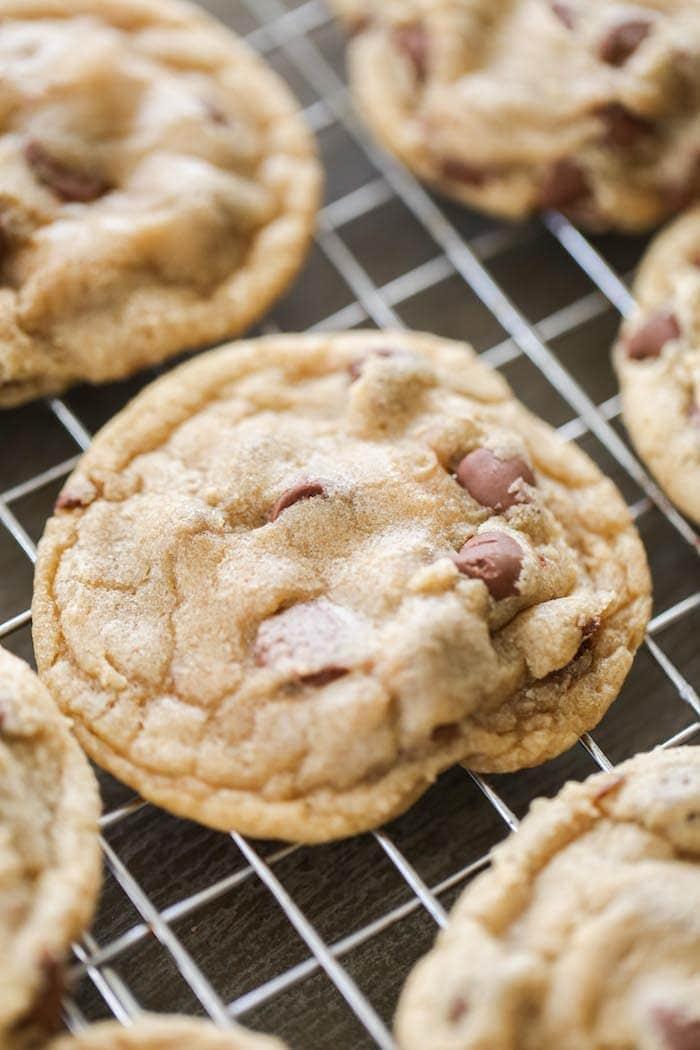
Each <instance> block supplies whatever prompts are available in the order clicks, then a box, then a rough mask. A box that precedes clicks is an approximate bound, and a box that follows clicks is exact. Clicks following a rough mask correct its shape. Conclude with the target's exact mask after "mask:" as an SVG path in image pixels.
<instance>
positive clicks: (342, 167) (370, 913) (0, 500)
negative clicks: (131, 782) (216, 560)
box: [0, 0, 700, 1050]
mask: <svg viewBox="0 0 700 1050" xmlns="http://www.w3.org/2000/svg"><path fill="white" fill-rule="evenodd" d="M204 6H206V7H207V8H208V9H209V10H211V11H212V13H214V14H215V15H217V16H218V17H219V18H221V19H222V20H223V21H224V22H226V23H228V24H229V25H231V26H232V27H233V28H234V29H235V30H237V31H238V32H239V33H241V34H243V35H244V36H246V37H247V39H248V40H249V42H250V43H251V44H252V45H253V46H254V47H255V48H256V49H257V50H258V51H259V52H261V53H262V54H264V55H265V57H266V59H267V60H268V61H269V62H270V63H271V64H272V65H273V66H274V67H275V68H276V69H277V70H278V71H279V72H280V73H281V75H282V76H283V77H285V79H286V80H287V81H288V82H289V83H290V85H291V87H292V89H293V90H294V91H295V93H296V94H297V96H298V98H299V99H300V102H301V104H302V106H303V107H304V108H305V113H306V117H307V119H308V121H309V123H310V125H311V126H312V128H313V129H314V131H315V132H316V134H317V136H318V138H319V143H320V147H321V152H322V155H323V159H324V163H325V166H326V171H327V193H326V202H325V206H324V207H323V210H322V211H321V214H320V221H319V227H318V234H317V237H316V241H315V245H314V248H313V251H312V254H311V257H310V260H309V263H308V265H307V267H306V270H305V272H304V274H303V275H302V277H301V279H300V280H299V281H298V283H297V285H296V287H295V289H294V290H293V291H292V293H291V294H290V295H289V296H288V297H287V298H286V299H285V300H284V301H283V302H282V303H281V304H279V305H278V306H277V308H276V309H275V310H274V311H273V312H272V313H271V315H270V317H269V318H268V319H267V320H266V322H265V323H264V324H263V325H261V326H260V330H261V331H277V330H303V329H312V330H321V329H336V328H353V327H362V326H379V327H382V326H386V325H392V326H402V325H403V326H407V327H412V328H419V329H425V330H431V331H434V332H437V333H438V334H441V335H446V336H453V337H458V338H465V339H467V340H469V341H471V342H472V343H473V344H474V346H475V347H476V349H477V350H478V351H479V352H481V354H482V356H483V357H484V359H485V360H487V361H489V362H490V363H491V364H492V365H493V366H494V367H496V368H498V369H499V370H500V371H501V372H502V373H503V374H504V375H505V376H506V378H507V379H508V380H509V382H510V383H511V384H512V385H513V386H514V387H515V390H516V392H517V394H518V396H519V397H520V398H521V400H523V401H524V402H525V403H526V404H527V405H529V407H531V408H532V409H533V410H534V411H535V412H537V413H538V414H539V415H541V416H542V417H544V418H545V419H547V420H548V421H549V422H550V423H552V424H553V425H554V426H555V427H557V428H558V429H559V431H560V433H561V434H563V435H564V436H565V437H567V438H569V439H572V440H575V441H577V442H578V443H579V444H580V445H581V446H582V447H583V448H584V449H585V450H586V451H587V452H588V453H589V454H590V455H591V456H592V457H593V458H594V459H595V460H596V461H597V462H598V463H599V465H600V466H601V467H602V469H603V470H604V471H605V472H606V473H607V474H609V475H610V476H611V477H613V479H614V480H615V481H616V482H617V484H618V485H619V486H620V488H621V490H622V491H623V493H624V495H625V497H626V499H627V501H628V503H629V505H630V507H631V510H632V513H633V515H634V517H635V519H636V521H637V525H638V527H639V529H640V531H641V533H642V536H643V539H644V541H645V544H646V547H647V551H648V554H649V559H650V563H651V567H652V574H653V578H654V588H655V612H654V617H653V619H652V621H651V623H650V625H649V632H648V635H647V638H646V641H645V644H644V646H643V647H642V649H641V650H640V652H639V654H638V656H637V659H636V661H635V664H634V667H633V669H632V672H631V674H630V676H629V678H628V680H627V682H626V684H625V686H624V689H623V691H622V693H621V695H620V697H619V699H618V700H617V701H616V703H615V704H614V705H613V707H612V708H611V710H610V712H609V713H608V715H607V716H606V718H605V719H604V720H603V721H602V723H601V724H600V726H598V728H597V729H596V731H595V733H594V734H593V736H586V737H584V738H583V739H582V740H581V742H580V744H579V745H577V746H576V747H574V748H573V749H572V750H571V751H569V752H568V753H567V754H565V755H563V756H561V757H560V758H558V759H556V760H555V761H553V762H549V763H547V764H546V765H544V766H541V767H539V768H538V769H535V770H528V771H523V772H521V773H518V774H512V775H509V776H491V777H480V776H476V775H474V774H470V773H469V772H468V771H467V770H464V769H462V768H461V767H457V768H455V769H452V770H450V771H448V772H447V773H445V774H444V775H443V776H442V777H441V778H440V780H439V781H438V783H437V784H436V785H435V786H434V787H433V789H432V790H431V791H429V792H428V793H427V794H426V795H425V796H424V797H423V798H422V799H421V800H420V801H419V802H418V803H417V804H416V805H414V806H413V807H412V809H411V810H410V811H409V812H408V813H407V814H405V815H404V816H403V817H401V818H400V819H398V820H396V821H394V822H393V823H392V824H390V825H389V826H388V827H386V828H384V829H382V830H381V831H377V832H376V833H374V834H371V835H363V836H359V837H357V838H354V839H350V840H347V841H345V842H340V843H334V844H331V845H328V846H318V847H313V848H307V847H299V846H282V845H280V844H279V843H269V842H256V841H253V840H250V839H244V838H242V837H241V836H239V835H235V834H234V835H230V836H228V835H222V834H218V833H216V832H213V831H209V830H208V829H206V828H201V827H199V826H198V825H195V824H192V823H189V822H187V821H181V820H177V819H175V818H174V817H170V816H169V815H168V814H166V813H163V812H162V811H160V810H158V809H156V808H155V807H153V806H150V805H147V804H145V803H144V802H142V801H141V800H140V799H138V798H135V797H133V795H132V794H131V793H130V791H129V790H128V789H126V788H124V787H123V786H122V785H119V784H117V783H116V781H114V780H112V779H111V778H109V777H108V776H106V775H104V774H100V783H101V787H102V792H103V798H104V806H105V815H104V816H103V818H102V838H103V848H104V854H105V868H106V875H105V887H104V891H103V894H102V900H101V903H100V907H99V910H98V914H97V917H96V920H95V923H94V925H93V928H92V931H91V932H90V934H89V935H87V936H86V937H85V938H84V940H83V941H82V942H81V943H80V944H77V945H75V947H74V959H73V962H72V975H73V977H74V978H75V986H74V991H73V997H72V998H70V999H68V1000H66V1002H65V1017H66V1021H67V1023H68V1025H69V1026H70V1027H72V1028H80V1027H81V1026H83V1025H84V1024H86V1023H88V1022H89V1021H91V1020H96V1019H99V1018H103V1017H107V1016H115V1017H116V1018H118V1019H119V1020H120V1021H122V1022H123V1023H125V1024H129V1023H130V1022H131V1021H132V1020H133V1018H134V1017H135V1016H136V1015H137V1014H138V1012H139V1011H140V1010H143V1009H151V1010H159V1011H168V1010H177V1011H181V1012H187V1013H194V1014H202V1015H209V1016H210V1017H211V1018H212V1019H213V1020H214V1021H216V1022H217V1023H218V1024H220V1025H227V1024H230V1023H231V1022H232V1021H233V1020H238V1019H240V1020H241V1021H242V1022H243V1023H245V1024H247V1025H250V1026H251V1027H257V1028H260V1029H262V1030H265V1031H269V1032H272V1033H276V1034H278V1035H280V1036H282V1037H284V1038H286V1039H287V1040H288V1041H289V1042H290V1043H291V1045H292V1046H293V1047H295V1048H297V1050H326V1048H328V1047H331V1046H332V1047H334V1048H339V1050H345V1048H348V1050H349V1048H352V1050H356V1048H357V1050H364V1048H371V1047H381V1048H382V1050H389V1048H391V1047H393V1046H394V1044H393V1041H392V1037H391V1018H392V1014H393V1010H394V1007H395V1004H396V1000H397V997H398V994H399V991H400V988H401V985H402V983H403V981H404V979H405V977H406V975H407V973H408V971H409V969H410V968H411V966H412V964H413V963H414V962H415V960H416V959H417V958H418V957H419V956H420V955H422V954H423V953H424V952H425V951H426V950H427V949H428V948H429V946H430V945H431V943H432V941H433V939H434V937H435V934H436V932H437V931H438V929H439V927H440V926H442V925H443V924H444V923H445V919H446V914H447V910H448V909H449V907H450V906H451V904H452V903H453V901H454V899H455V897H456V896H457V894H458V893H459V892H460V891H461V890H462V889H463V888H464V886H466V885H467V883H468V882H469V880H470V879H471V878H472V877H473V875H474V874H476V873H477V872H478V871H480V870H482V869H483V868H485V867H486V866H487V864H488V852H489V850H490V849H491V847H492V846H494V845H495V844H496V843H497V842H498V841H499V840H501V839H502V838H503V837H504V836H505V835H506V834H507V833H508V831H509V830H511V829H512V828H514V827H516V826H517V823H518V820H519V818H520V817H521V816H522V815H523V813H524V812H525V811H526V809H527V806H528V804H529V802H530V801H531V800H532V799H533V798H534V797H536V796H537V795H540V794H553V793H554V792H556V791H557V790H558V789H559V787H560V786H561V785H562V784H563V783H564V781H565V780H567V779H569V778H571V777H575V778H577V779H581V778H583V777H585V776H587V775H588V774H589V773H591V772H593V771H594V770H596V769H597V768H603V769H607V768H609V766H610V765H611V764H612V763H615V762H618V761H621V760H623V759H624V758H627V757H629V756H631V755H632V754H634V753H636V752H637V751H641V750H648V749H650V748H652V747H655V746H664V747H666V746H669V745H671V744H675V743H683V742H692V741H693V740H695V742H700V700H699V699H698V694H697V692H696V687H697V684H698V683H699V682H700V653H699V652H698V645H697V639H698V637H699V636H700V631H699V628H700V591H699V590H698V584H699V581H700V575H699V566H698V553H699V550H700V548H699V546H698V536H697V534H696V533H695V531H694V530H693V529H692V528H691V526H690V525H689V524H688V523H687V522H686V521H685V519H684V518H682V517H681V516H680V515H679V514H678V513H677V511H676V510H675V509H674V508H673V507H672V506H671V505H670V504H669V503H668V502H667V501H666V500H665V498H664V497H663V495H662V494H661V493H660V492H659V490H658V488H657V487H656V486H655V484H654V483H653V482H652V480H651V479H650V478H649V477H648V475H647V474H646V472H645V471H644V470H643V468H642V467H641V466H640V464H639V462H638V461H637V459H636V458H635V456H634V455H633V453H632V452H631V450H630V447H629V445H628V443H627V441H626V437H625V434H624V430H623V429H622V427H621V425H620V421H619V401H618V397H617V395H616V384H615V379H614V376H613V373H612V370H611V367H610V363H609V346H610V344H611V342H612V339H613V337H614V334H615V331H616V328H617V325H618V324H619V318H620V314H625V313H626V312H627V311H628V310H629V308H630V305H631V300H630V296H629V292H628V290H627V288H628V280H629V275H630V273H631V272H632V270H633V269H634V266H635V265H636V263H637V262H638V260H639V257H640V254H641V252H642V250H643V248H644V244H645V242H644V241H643V240H642V239H640V238H618V237H599V238H596V239H594V240H587V239H585V238H584V237H583V235H582V234H581V233H580V232H579V231H578V230H576V229H575V228H574V227H573V226H571V224H570V223H568V222H567V221H566V219H564V218H562V217H561V216H560V215H557V214H553V213H550V214H546V215H544V216H543V217H542V219H538V220H537V221H533V222H531V223H527V224H524V225H520V226H505V225H502V224H499V223H497V222H495V221H493V220H490V219H485V218H483V217H480V216H478V215H476V214H474V213H471V212H469V211H468V210H466V209H461V208H457V207H454V206H452V205H450V204H447V203H445V202H444V201H441V200H438V199H437V198H434V197H433V196H431V195H430V194H429V193H428V192H427V191H425V190H424V189H423V188H422V187H421V186H419V185H418V184H417V183H416V182H415V180H414V179H413V178H412V177H411V175H410V174H408V173H407V172H405V171H403V170H402V169H399V168H397V167H396V166H395V165H394V164H393V162H391V161H390V160H389V159H388V158H387V157H386V156H384V155H383V154H382V153H381V152H380V151H379V150H378V149H377V148H376V147H375V146H374V145H373V144H372V142H371V141H370V140H369V139H368V138H367V136H366V134H365V133H364V131H363V129H362V127H361V125H360V124H359V123H358V121H357V120H356V117H355V115H354V113H353V109H352V106H351V103H350V100H349V98H348V95H347V92H346V89H345V83H344V74H343V57H342V56H343V48H344V41H343V38H342V34H341V32H340V30H339V29H338V28H337V26H336V25H335V24H334V23H333V21H332V19H331V17H330V15H329V13H328V11H327V10H326V9H325V8H324V6H323V5H322V4H321V3H320V2H319V0H308V2H295V0H284V2H283V0H241V2H239V3H236V2H235V0H209V2H208V3H206V4H205V5H204ZM162 370H163V369H158V370H151V371H149V372H146V373H144V374H142V375H140V376H138V377H136V378H135V379H132V380H129V381H127V382H124V383H118V384H113V385H111V386H105V387H100V388H87V387H85V388H78V389H76V390H73V391H71V392H70V393H69V394H68V395H67V396H66V397H65V398H63V399H50V400H47V401H45V402H37V403H35V404H33V405H30V406H27V407H25V408H22V409H19V410H16V411H12V412H6V413H3V415H2V420H1V422H0V426H1V427H2V434H3V438H4V442H3V455H2V457H0V523H1V525H0V572H1V573H2V578H3V586H2V588H0V638H1V639H2V642H3V644H4V645H6V646H7V647H8V648H10V649H12V650H14V651H15V652H17V653H18V654H20V655H22V656H24V657H25V658H27V659H29V660H31V658H32V654H31V638H30V631H29V623H30V613H29V611H28V610H29V603H30V600H31V577H32V561H33V559H34V556H35V544H36V542H37V540H38V538H39V536H40V535H41V532H42V529H43V525H44V522H45V520H46V518H47V517H48V515H49V514H50V513H51V507H52V504H53V501H54V499H55V497H56V494H57V492H58V490H59V489H60V487H61V485H62V483H63V480H64V479H65V476H66V474H67V473H68V472H69V471H70V470H71V468H72V467H73V465H74V464H75V462H76V459H77V456H78V454H79V453H80V451H81V450H83V449H85V448H86V447H87V445H88V444H89V441H90V435H91V433H93V432H94V431H95V430H96V429H97V428H98V427H99V426H101V425H102V424H103V423H104V422H106V421H107V419H108V418H110V416H112V415H113V414H114V412H116V411H118V410H119V408H121V407H122V405H123V404H124V403H125V402H126V401H127V400H128V399H129V398H130V397H131V396H133V394H135V393H136V392H137V391H138V390H139V389H140V388H141V387H142V386H143V385H145V383H146V382H149V381H150V380H151V379H152V378H153V376H154V375H155V374H156V373H157V372H158V371H162Z"/></svg>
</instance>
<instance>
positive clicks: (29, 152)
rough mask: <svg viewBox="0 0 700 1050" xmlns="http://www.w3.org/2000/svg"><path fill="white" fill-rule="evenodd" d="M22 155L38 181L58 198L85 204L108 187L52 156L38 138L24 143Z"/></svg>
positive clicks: (98, 179)
mask: <svg viewBox="0 0 700 1050" xmlns="http://www.w3.org/2000/svg"><path fill="white" fill-rule="evenodd" d="M24 157H25V160H26V161H27V164H28V165H29V167H30V168H31V169H32V171H33V172H34V175H35V176H36V178H37V179H38V180H39V182H42V183H43V184H44V185H45V186H47V187H48V189H50V190H51V191H52V193H55V194H56V196H57V197H60V198H61V200H64V201H73V202H80V203H83V204H85V203H88V202H90V201H94V200H97V198H98V197H101V196H103V194H105V193H107V191H108V190H109V186H108V185H107V183H106V182H105V181H104V180H103V179H101V178H100V177H99V176H97V175H93V174H89V173H88V172H84V171H77V170H76V169H75V168H71V167H69V166H68V165H67V164H64V163H63V162H62V161H60V160H57V159H56V157H52V156H51V154H50V153H49V152H48V150H46V149H44V147H43V146H42V145H41V143H40V142H36V141H34V140H30V141H29V142H28V143H27V144H26V146H25V147H24Z"/></svg>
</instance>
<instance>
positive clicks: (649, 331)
mask: <svg viewBox="0 0 700 1050" xmlns="http://www.w3.org/2000/svg"><path fill="white" fill-rule="evenodd" d="M634 294H635V297H636V300H637V309H636V310H635V312H634V313H633V315H632V316H631V317H630V318H629V319H628V320H627V321H626V322H625V323H624V325H623V327H622V331H621V333H620V338H619V340H618V342H617V345H616V346H615V349H614V351H613V359H614V362H615V368H616V370H617V374H618V377H619V380H620V388H621V392H622V411H623V416H624V420H625V423H626V425H627V429H628V430H629V432H630V436H631V437H632V440H633V442H634V444H635V446H636V448H637V450H638V452H639V454H640V456H641V457H642V459H643V460H644V461H645V462H646V464H647V465H648V467H649V469H650V470H651V471H652V473H653V474H654V475H655V477H656V478H657V479H658V481H659V484H660V485H661V486H662V487H663V488H664V489H665V490H666V492H667V493H668V495H669V496H670V498H671V499H672V500H673V501H674V502H675V503H676V504H678V506H679V507H680V509H681V510H682V511H683V512H684V513H685V514H687V515H688V516H689V517H691V518H693V520H694V521H696V522H698V523H700V208H698V207H696V208H694V209H692V210H691V211H688V212H686V213H685V215H682V216H681V217H680V218H679V219H676V221H675V222H674V223H672V224H671V225H670V226H669V227H668V228H667V229H665V230H664V231H663V232H662V233H660V234H659V236H658V237H657V238H656V239H655V240H654V241H653V242H652V245H651V248H650V249H649V251H648V252H647V254H646V256H645V258H644V260H643V262H642V265H641V268H640V270H639V274H638V276H637V280H636V283H635V288H634Z"/></svg>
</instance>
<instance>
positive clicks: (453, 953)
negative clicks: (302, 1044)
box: [397, 748, 700, 1050]
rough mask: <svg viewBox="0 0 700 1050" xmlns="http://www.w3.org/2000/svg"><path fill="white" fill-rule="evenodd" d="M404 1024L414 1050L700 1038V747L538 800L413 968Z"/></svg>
mask: <svg viewBox="0 0 700 1050" xmlns="http://www.w3.org/2000/svg"><path fill="white" fill-rule="evenodd" d="M397 1031H398V1037H399V1044H400V1046H401V1047H402V1050H424V1048H425V1047H426V1046H430V1048H431V1050H482V1048H485V1047H487V1046H488V1047H489V1050H516V1048H517V1050H542V1048H544V1047H557V1048H558V1050H608V1048H611V1047H615V1050H618V1048H619V1050H694V1048H696V1047H698V1046H700V748H679V749H676V750H671V751H668V752H654V753H653V754H650V755H644V756H638V757H637V758H635V759H632V760H631V761H630V762H627V763H625V764H624V765H622V766H620V767H619V768H618V769H616V770H614V771H613V772H612V773H606V774H602V775H597V776H594V777H591V778H589V779H588V780H587V781H585V782H584V783H583V784H573V783H571V784H568V785H567V786H566V787H565V788H564V789H563V790H562V791H561V792H560V793H559V795H558V796H557V797H556V798H555V799H553V800H548V801H543V800H540V801H538V802H536V803H534V805H533V807H532V809H531V812H530V814H529V815H528V817H526V819H525V820H524V821H523V823H522V825H521V827H520V829H519V830H518V831H517V832H516V833H515V834H514V835H512V836H511V837H510V838H509V839H508V840H507V842H506V843H505V844H504V845H502V846H499V847H498V848H497V849H496V850H495V852H494V856H493V865H492V867H491V870H490V871H488V872H486V873H484V874H483V875H482V876H480V878H479V879H478V880H477V881H476V882H475V883H474V884H473V885H472V886H471V887H470V888H469V889H468V890H467V891H466V892H465V893H464V894H463V896H462V897H461V898H460V900H459V902H458V903H457V905H456V907H455V910H454V912H453V913H452V916H451V918H450V922H449V925H448V927H447V929H446V930H445V932H444V933H442V934H441V935H440V937H439V938H438V941H437V944H436V946H435V948H434V949H433V951H432V952H431V953H430V954H429V955H428V956H426V957H425V958H424V959H423V960H422V961H421V962H420V963H419V964H418V966H417V967H416V969H415V970H414V972H413V974H412V975H411V977H410V978H409V980H408V983H407V985H406V987H405V989H404V993H403V997H402V1000H401V1003H400V1005H399V1012H398V1017H397ZM428 1036H429V1038H428Z"/></svg>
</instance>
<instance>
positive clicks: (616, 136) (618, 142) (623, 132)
mask: <svg viewBox="0 0 700 1050" xmlns="http://www.w3.org/2000/svg"><path fill="white" fill-rule="evenodd" d="M598 115H599V116H600V118H601V120H602V121H603V126H604V128H605V141H606V142H607V143H609V144H610V145H611V146H619V147H620V149H631V147H632V146H636V145H637V143H638V142H639V141H640V140H641V139H644V138H646V137H647V136H648V135H650V134H651V133H652V132H653V130H654V125H653V124H652V123H651V122H650V121H648V120H644V118H643V117H639V116H637V114H636V113H632V112H631V111H630V110H629V109H627V108H626V107H625V106H622V105H620V103H619V102H611V103H610V105H609V106H604V107H603V108H602V109H600V110H598Z"/></svg>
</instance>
